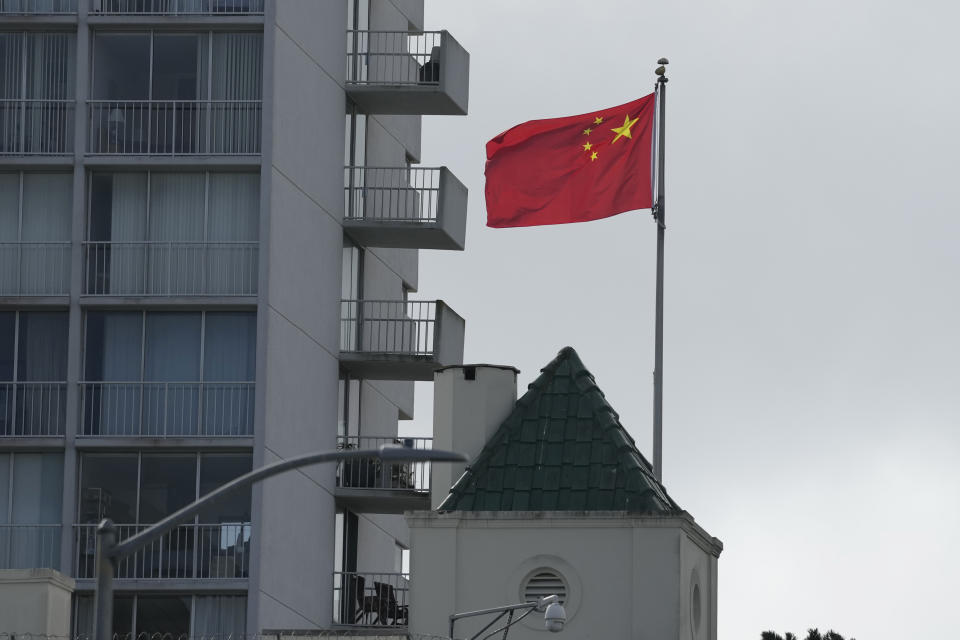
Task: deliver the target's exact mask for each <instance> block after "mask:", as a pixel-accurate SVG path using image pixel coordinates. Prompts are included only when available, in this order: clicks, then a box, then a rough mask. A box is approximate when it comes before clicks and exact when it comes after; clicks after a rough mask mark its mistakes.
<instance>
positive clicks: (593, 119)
mask: <svg viewBox="0 0 960 640" xmlns="http://www.w3.org/2000/svg"><path fill="white" fill-rule="evenodd" d="M654 103H655V96H654V94H652V93H651V94H650V95H648V96H645V97H643V98H640V99H639V100H634V101H633V102H628V103H627V104H624V105H620V106H619V107H613V108H611V109H603V110H601V111H594V112H593V113H585V114H584V115H582V116H570V117H568V118H551V119H548V120H531V121H530V122H524V123H523V124H519V125H517V126H515V127H513V128H512V129H508V130H507V131H504V132H503V133H501V134H500V135H498V136H497V137H496V138H494V139H493V140H491V141H490V142H488V143H487V169H486V171H485V173H486V176H487V186H486V195H487V226H489V227H529V226H534V225H541V224H564V223H567V222H586V221H588V220H597V219H599V218H608V217H610V216H614V215H616V214H618V213H623V212H624V211H632V210H634V209H649V208H651V207H652V205H653V195H652V194H651V189H650V161H651V160H650V150H651V143H652V140H653V115H654Z"/></svg>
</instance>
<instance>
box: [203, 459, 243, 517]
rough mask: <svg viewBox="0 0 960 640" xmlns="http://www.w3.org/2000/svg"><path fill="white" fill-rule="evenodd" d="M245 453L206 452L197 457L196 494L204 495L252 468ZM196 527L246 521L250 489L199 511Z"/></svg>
mask: <svg viewBox="0 0 960 640" xmlns="http://www.w3.org/2000/svg"><path fill="white" fill-rule="evenodd" d="M252 462H253V460H252V458H251V456H250V455H249V454H221V453H216V454H214V453H210V454H202V455H201V456H200V495H201V496H204V495H206V494H208V493H210V492H211V491H213V490H214V489H216V488H218V487H220V486H221V485H223V484H226V483H227V482H229V481H231V480H233V479H234V478H237V477H239V476H242V475H243V474H245V473H248V472H249V471H250V470H251V468H252ZM199 518H200V524H221V523H244V522H250V488H249V487H248V488H247V489H244V490H243V491H240V492H238V493H235V494H233V495H230V496H226V497H224V498H223V499H221V500H219V501H217V502H216V503H215V504H213V505H210V506H209V507H207V508H206V509H204V510H203V511H201V512H200V516H199Z"/></svg>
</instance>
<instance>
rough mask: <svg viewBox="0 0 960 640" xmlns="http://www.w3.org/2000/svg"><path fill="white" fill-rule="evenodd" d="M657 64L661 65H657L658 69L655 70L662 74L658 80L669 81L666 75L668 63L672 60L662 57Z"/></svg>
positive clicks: (656, 72)
mask: <svg viewBox="0 0 960 640" xmlns="http://www.w3.org/2000/svg"><path fill="white" fill-rule="evenodd" d="M657 64H658V65H660V66H659V67H657V69H656V71H654V73H655V74H657V75H658V76H660V78H659V79H658V80H657V81H658V82H667V81H668V78H667V76H666V73H667V65H668V64H670V61H669V60H667V59H666V58H660V59H659V60H657Z"/></svg>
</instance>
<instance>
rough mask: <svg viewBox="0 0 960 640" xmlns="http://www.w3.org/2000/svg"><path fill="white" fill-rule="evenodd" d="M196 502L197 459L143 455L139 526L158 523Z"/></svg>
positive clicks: (179, 456)
mask: <svg viewBox="0 0 960 640" xmlns="http://www.w3.org/2000/svg"><path fill="white" fill-rule="evenodd" d="M196 499H197V456H196V455H194V454H186V455H184V454H166V453H161V454H143V459H142V462H141V471H140V517H139V520H138V522H139V523H142V524H148V523H152V522H157V521H158V520H160V519H162V518H165V517H167V516H168V515H170V514H171V513H173V512H174V511H176V510H177V509H180V508H182V507H185V506H187V505H188V504H190V503H191V502H193V501H194V500H196Z"/></svg>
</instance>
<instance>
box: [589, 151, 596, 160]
mask: <svg viewBox="0 0 960 640" xmlns="http://www.w3.org/2000/svg"><path fill="white" fill-rule="evenodd" d="M596 159H597V152H596V151H594V152H593V153H591V154H590V160H596Z"/></svg>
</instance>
